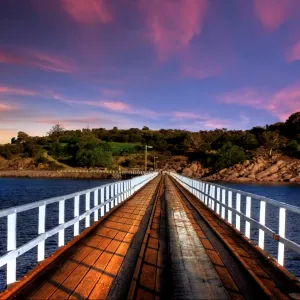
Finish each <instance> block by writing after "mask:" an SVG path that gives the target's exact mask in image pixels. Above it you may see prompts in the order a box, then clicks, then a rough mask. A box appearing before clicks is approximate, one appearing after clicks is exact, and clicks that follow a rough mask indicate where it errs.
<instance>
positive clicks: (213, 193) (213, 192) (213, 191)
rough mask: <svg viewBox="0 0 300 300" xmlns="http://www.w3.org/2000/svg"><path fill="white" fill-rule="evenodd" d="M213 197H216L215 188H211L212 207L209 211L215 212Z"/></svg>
mask: <svg viewBox="0 0 300 300" xmlns="http://www.w3.org/2000/svg"><path fill="white" fill-rule="evenodd" d="M215 197H216V186H215V185H213V186H212V207H211V209H212V210H213V211H214V210H215Z"/></svg>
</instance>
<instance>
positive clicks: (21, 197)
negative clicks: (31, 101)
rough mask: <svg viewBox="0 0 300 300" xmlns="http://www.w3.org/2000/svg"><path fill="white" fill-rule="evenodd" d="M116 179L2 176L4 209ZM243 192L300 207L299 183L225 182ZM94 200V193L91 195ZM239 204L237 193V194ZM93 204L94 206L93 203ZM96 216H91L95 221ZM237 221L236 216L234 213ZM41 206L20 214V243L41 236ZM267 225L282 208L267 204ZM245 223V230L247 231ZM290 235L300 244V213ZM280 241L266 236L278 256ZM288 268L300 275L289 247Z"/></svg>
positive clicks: (3, 230) (28, 261) (0, 236)
mask: <svg viewBox="0 0 300 300" xmlns="http://www.w3.org/2000/svg"><path fill="white" fill-rule="evenodd" d="M110 182H113V180H81V179H74V180H73V179H31V178H28V179H27V178H26V179H22V178H0V210H1V209H4V208H8V207H11V206H17V205H22V204H26V203H30V202H35V201H38V200H42V199H47V198H51V197H55V196H60V195H66V194H70V193H73V192H76V191H81V190H85V189H89V188H93V187H97V186H101V185H104V184H107V183H110ZM221 185H224V186H225V185H226V186H228V187H231V188H234V189H239V190H242V191H246V192H250V193H254V194H258V195H263V196H266V197H269V198H272V199H274V200H277V201H280V202H286V203H288V204H291V205H294V206H298V207H300V186H296V185H256V184H224V183H223V184H222V183H221ZM73 203H74V201H73V200H72V199H69V200H66V204H65V205H66V212H65V218H66V221H68V220H70V219H72V218H73V212H74V204H73ZM91 203H93V195H91ZM233 205H235V194H233ZM91 207H93V205H91ZM84 211H85V199H84V196H82V197H81V198H80V213H83V212H84ZM242 211H243V212H245V197H242ZM251 213H252V217H253V218H254V219H256V220H258V219H259V201H255V200H253V201H252V211H251ZM46 214H47V218H46V230H49V229H50V228H53V227H55V226H57V225H58V203H55V204H51V205H49V206H47V212H46ZM92 221H93V215H92V216H91V222H92ZM6 222H7V221H6V218H0V256H2V255H3V254H5V253H6V239H7V224H6ZM233 223H234V224H235V216H233ZM37 225H38V209H33V210H30V211H27V212H24V213H19V214H18V218H17V246H21V245H23V244H24V243H26V242H28V241H30V240H31V239H33V238H35V237H36V236H37V234H38V233H37V228H38V226H37ZM266 225H267V226H268V227H270V228H271V229H273V230H274V231H276V232H277V231H278V208H276V207H273V206H271V205H269V204H268V205H267V214H266ZM244 227H245V226H244V222H242V224H241V230H242V231H244ZM80 228H81V230H83V229H84V220H83V221H81V222H80ZM286 236H287V237H288V238H290V239H292V240H293V241H295V242H297V243H299V244H300V215H298V214H295V213H289V212H288V213H287V225H286ZM72 237H73V227H71V228H68V229H66V232H65V240H66V242H67V241H69V240H71V239H72ZM251 237H252V238H253V239H254V240H256V241H257V239H258V230H256V229H254V228H252V229H251ZM57 244H58V237H57V235H55V236H53V237H51V238H49V239H48V240H47V241H46V256H49V255H50V254H51V253H52V252H53V251H55V250H56V249H57ZM277 247H278V243H277V242H275V241H273V240H272V239H271V238H269V237H266V239H265V250H266V251H267V252H268V253H269V254H270V255H271V256H274V257H276V255H277ZM36 257H37V250H36V249H32V250H30V251H29V252H27V253H25V254H24V255H22V256H21V257H19V258H18V259H17V277H18V278H20V277H22V276H24V275H25V274H26V273H27V272H28V271H29V270H30V269H32V267H33V266H35V265H36ZM285 257H286V258H285V267H286V268H287V269H288V270H289V271H290V272H292V273H293V274H294V275H296V276H297V277H299V278H300V254H296V253H294V252H293V251H289V250H286V256H285ZM5 272H6V268H5V267H2V268H0V291H1V290H3V289H4V288H5Z"/></svg>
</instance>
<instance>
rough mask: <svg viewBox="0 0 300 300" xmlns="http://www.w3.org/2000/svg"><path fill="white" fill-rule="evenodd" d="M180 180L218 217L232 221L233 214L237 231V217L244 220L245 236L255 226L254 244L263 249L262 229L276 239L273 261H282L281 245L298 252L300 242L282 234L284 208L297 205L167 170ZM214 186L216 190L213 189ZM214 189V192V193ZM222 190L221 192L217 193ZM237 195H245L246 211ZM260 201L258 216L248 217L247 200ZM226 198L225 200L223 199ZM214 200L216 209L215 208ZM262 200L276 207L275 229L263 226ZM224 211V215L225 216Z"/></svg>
mask: <svg viewBox="0 0 300 300" xmlns="http://www.w3.org/2000/svg"><path fill="white" fill-rule="evenodd" d="M170 175H171V176H172V177H174V178H175V179H176V180H177V181H178V182H179V183H180V184H182V185H183V186H185V187H187V189H188V190H190V192H192V193H193V194H194V195H195V196H196V197H197V198H198V199H199V200H200V201H202V202H203V204H204V205H206V206H207V207H208V208H209V209H211V210H213V211H214V212H216V213H217V214H218V215H220V217H221V218H223V219H224V220H227V221H228V222H229V223H230V224H231V225H233V220H232V215H233V214H235V217H236V220H235V221H236V223H235V225H233V226H234V227H235V228H236V229H237V230H238V231H240V232H241V226H240V223H241V219H242V220H243V221H245V236H246V237H247V238H249V239H251V238H250V236H251V231H250V228H251V227H250V226H251V225H252V226H253V227H256V228H258V229H259V235H258V246H259V247H260V248H261V249H263V250H264V243H265V240H264V239H265V233H266V234H267V235H268V236H270V237H272V238H273V239H274V240H276V241H278V257H277V261H278V263H279V264H280V265H283V264H284V255H285V251H284V247H285V246H287V247H288V248H289V249H291V250H293V251H295V252H297V253H299V254H300V245H299V244H297V243H296V242H294V241H292V240H290V239H288V238H286V236H285V230H286V210H287V211H292V212H294V213H297V214H300V208H299V207H297V206H293V205H289V204H286V203H284V202H279V201H276V200H273V199H270V198H267V197H264V196H259V195H256V194H252V193H248V192H244V191H240V190H237V189H233V188H228V187H226V186H222V185H219V184H215V183H211V182H208V181H201V180H196V179H192V178H189V177H186V176H182V175H179V174H177V173H173V172H172V173H170ZM216 188H217V190H216ZM216 191H217V195H216ZM221 192H222V193H221ZM233 193H235V194H236V208H234V207H233V205H232V199H233V198H232V195H233ZM241 195H244V196H246V209H245V210H246V214H245V213H243V212H242V211H241V199H242V198H241ZM252 199H253V200H257V201H260V206H259V214H258V215H259V220H255V219H253V218H252V217H251V201H252ZM226 202H227V203H226ZM215 203H216V209H215ZM266 203H268V204H271V205H274V206H276V207H279V219H278V223H279V224H278V232H277V233H276V232H275V231H274V230H273V229H271V228H269V227H268V226H266V224H265V221H266ZM226 213H227V218H226Z"/></svg>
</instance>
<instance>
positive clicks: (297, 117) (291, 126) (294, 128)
mask: <svg viewBox="0 0 300 300" xmlns="http://www.w3.org/2000/svg"><path fill="white" fill-rule="evenodd" d="M286 126H287V129H288V133H289V134H290V136H293V137H299V135H300V112H296V113H294V114H292V115H291V116H290V117H289V118H288V119H287V120H286Z"/></svg>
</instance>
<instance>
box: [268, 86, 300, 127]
mask: <svg viewBox="0 0 300 300" xmlns="http://www.w3.org/2000/svg"><path fill="white" fill-rule="evenodd" d="M267 109H268V110H269V111H270V112H271V113H273V114H274V115H275V116H277V117H278V118H279V119H280V120H281V121H285V120H286V119H287V118H288V117H289V116H290V115H291V114H292V113H294V112H298V111H300V82H298V83H295V84H292V85H290V86H288V87H286V88H283V89H281V90H280V91H278V92H276V93H275V94H273V96H272V98H271V100H270V101H269V103H268V106H267Z"/></svg>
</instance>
